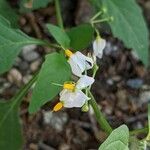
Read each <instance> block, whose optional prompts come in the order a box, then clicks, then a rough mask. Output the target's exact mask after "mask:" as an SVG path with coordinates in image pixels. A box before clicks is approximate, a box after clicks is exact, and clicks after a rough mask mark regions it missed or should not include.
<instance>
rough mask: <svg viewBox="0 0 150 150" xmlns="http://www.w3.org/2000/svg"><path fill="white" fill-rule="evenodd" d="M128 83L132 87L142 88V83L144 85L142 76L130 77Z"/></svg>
mask: <svg viewBox="0 0 150 150" xmlns="http://www.w3.org/2000/svg"><path fill="white" fill-rule="evenodd" d="M126 84H127V86H129V87H130V88H133V89H139V88H141V87H142V85H143V80H142V79H140V78H135V79H129V80H128V81H127V83H126Z"/></svg>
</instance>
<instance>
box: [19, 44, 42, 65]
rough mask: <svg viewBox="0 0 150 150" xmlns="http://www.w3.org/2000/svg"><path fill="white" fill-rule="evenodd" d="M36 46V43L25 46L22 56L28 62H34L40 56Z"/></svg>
mask: <svg viewBox="0 0 150 150" xmlns="http://www.w3.org/2000/svg"><path fill="white" fill-rule="evenodd" d="M36 47H37V46H36V45H28V46H25V47H23V49H22V57H23V58H24V60H26V61H27V62H32V61H34V60H36V59H38V58H39V57H40V56H39V53H38V52H36V51H34V50H35V49H36Z"/></svg>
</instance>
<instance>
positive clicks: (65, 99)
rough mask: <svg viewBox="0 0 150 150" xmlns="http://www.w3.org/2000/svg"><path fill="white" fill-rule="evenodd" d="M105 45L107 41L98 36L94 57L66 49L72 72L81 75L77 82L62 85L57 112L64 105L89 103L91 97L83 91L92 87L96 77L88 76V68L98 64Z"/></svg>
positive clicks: (94, 44) (79, 105) (77, 105)
mask: <svg viewBox="0 0 150 150" xmlns="http://www.w3.org/2000/svg"><path fill="white" fill-rule="evenodd" d="M105 46H106V41H105V40H104V39H102V38H101V37H100V36H97V38H96V40H95V41H94V42H93V54H92V55H91V56H92V57H88V56H85V55H83V54H82V53H81V52H79V51H77V52H75V53H73V52H72V51H70V50H69V49H66V50H65V55H66V57H68V63H69V64H70V66H71V70H72V73H73V74H74V75H75V76H77V77H79V80H78V81H77V82H76V83H75V82H73V81H67V82H65V83H64V84H63V85H62V86H63V90H62V91H61V92H60V94H59V96H60V99H59V100H60V102H58V103H57V104H56V105H55V106H54V108H53V111H55V112H56V111H58V110H60V109H61V108H63V107H66V108H73V107H83V106H84V105H85V104H87V101H88V100H89V99H90V98H89V97H88V96H87V95H86V94H85V93H84V92H83V90H84V89H87V88H88V87H90V86H91V85H92V84H93V83H94V81H95V79H94V78H93V77H89V76H87V75H86V73H87V70H89V69H92V68H93V66H94V65H95V64H96V57H98V58H102V55H103V50H104V48H105Z"/></svg>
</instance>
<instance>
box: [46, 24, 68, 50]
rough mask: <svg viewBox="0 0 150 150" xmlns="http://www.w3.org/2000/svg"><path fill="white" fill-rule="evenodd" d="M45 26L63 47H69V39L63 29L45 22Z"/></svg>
mask: <svg viewBox="0 0 150 150" xmlns="http://www.w3.org/2000/svg"><path fill="white" fill-rule="evenodd" d="M47 28H48V30H49V32H50V33H51V34H52V36H53V37H54V38H55V40H56V41H57V42H58V43H59V44H60V45H61V46H62V47H63V48H64V49H67V48H69V47H70V39H69V37H68V35H67V34H66V32H65V31H63V30H62V29H61V28H59V27H57V26H55V25H52V24H47Z"/></svg>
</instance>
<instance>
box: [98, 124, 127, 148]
mask: <svg viewBox="0 0 150 150" xmlns="http://www.w3.org/2000/svg"><path fill="white" fill-rule="evenodd" d="M128 142H129V130H128V127H127V126H126V125H122V126H120V127H118V128H117V129H115V130H113V131H112V133H111V134H110V135H109V137H108V138H107V139H106V141H105V142H104V143H102V144H101V146H100V147H99V150H110V149H111V150H128Z"/></svg>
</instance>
